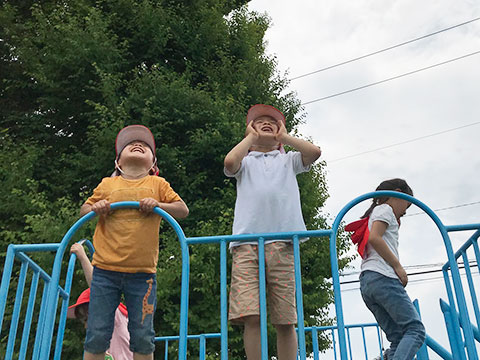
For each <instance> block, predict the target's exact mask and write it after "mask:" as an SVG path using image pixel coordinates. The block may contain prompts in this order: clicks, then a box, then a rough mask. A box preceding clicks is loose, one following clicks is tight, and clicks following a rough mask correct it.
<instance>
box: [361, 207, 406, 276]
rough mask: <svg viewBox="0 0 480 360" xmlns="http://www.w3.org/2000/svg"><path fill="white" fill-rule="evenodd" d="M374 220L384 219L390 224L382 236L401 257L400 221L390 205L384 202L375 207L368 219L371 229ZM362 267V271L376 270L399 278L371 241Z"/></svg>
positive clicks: (395, 253)
mask: <svg viewBox="0 0 480 360" xmlns="http://www.w3.org/2000/svg"><path fill="white" fill-rule="evenodd" d="M374 221H382V222H384V223H386V224H387V225H388V226H387V229H386V230H385V233H384V234H383V236H382V238H383V240H384V241H385V243H386V244H387V246H388V247H389V248H390V250H391V251H392V253H393V254H394V255H395V256H396V258H397V259H400V258H399V256H398V221H397V218H396V217H395V214H394V213H393V210H392V208H391V207H390V205H387V204H382V205H378V206H376V207H375V208H374V209H373V211H372V213H371V214H370V218H369V219H368V229H369V230H371V229H372V224H373V222H374ZM361 269H362V271H364V270H371V271H376V272H378V273H380V274H382V275H385V276H388V277H390V278H395V279H398V276H397V274H396V273H395V271H394V270H393V268H392V267H391V266H390V265H389V264H388V263H387V262H386V261H385V260H384V259H383V258H382V257H381V256H380V255H379V254H378V253H377V252H376V251H375V249H374V248H373V246H371V245H370V244H369V243H367V246H366V256H365V258H364V259H363V260H362V265H361Z"/></svg>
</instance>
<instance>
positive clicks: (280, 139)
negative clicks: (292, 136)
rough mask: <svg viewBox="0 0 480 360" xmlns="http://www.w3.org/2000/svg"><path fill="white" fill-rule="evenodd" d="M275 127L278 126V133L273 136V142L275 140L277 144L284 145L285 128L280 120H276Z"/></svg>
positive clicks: (286, 133)
mask: <svg viewBox="0 0 480 360" xmlns="http://www.w3.org/2000/svg"><path fill="white" fill-rule="evenodd" d="M277 126H278V131H277V133H276V134H275V140H277V141H278V142H279V143H282V144H284V143H285V141H284V139H285V137H287V136H288V132H287V128H286V127H285V124H284V123H283V121H281V120H277Z"/></svg>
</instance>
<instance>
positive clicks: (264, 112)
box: [247, 104, 285, 125]
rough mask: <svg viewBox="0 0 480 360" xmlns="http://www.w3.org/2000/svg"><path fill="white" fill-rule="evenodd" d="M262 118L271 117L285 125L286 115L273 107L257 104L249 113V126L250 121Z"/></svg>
mask: <svg viewBox="0 0 480 360" xmlns="http://www.w3.org/2000/svg"><path fill="white" fill-rule="evenodd" d="M260 116H270V117H272V118H274V119H275V120H280V121H283V123H284V124H285V115H283V113H282V112H281V111H280V110H278V109H277V108H275V107H273V106H271V105H265V104H256V105H253V106H252V107H251V108H250V109H249V110H248V112H247V125H248V123H249V122H250V121H252V120H255V119H257V118H259V117H260Z"/></svg>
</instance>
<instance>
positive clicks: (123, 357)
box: [107, 308, 133, 360]
mask: <svg viewBox="0 0 480 360" xmlns="http://www.w3.org/2000/svg"><path fill="white" fill-rule="evenodd" d="M107 352H108V353H109V354H111V355H112V356H113V359H114V360H133V353H132V352H131V351H130V334H129V332H128V317H127V316H126V315H124V314H123V313H122V312H121V311H120V310H119V309H118V308H117V310H115V325H114V328H113V334H112V339H111V340H110V348H109V349H108V350H107Z"/></svg>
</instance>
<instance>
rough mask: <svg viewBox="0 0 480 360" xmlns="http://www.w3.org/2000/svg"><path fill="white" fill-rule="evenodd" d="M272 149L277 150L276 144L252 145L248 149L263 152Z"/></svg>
mask: <svg viewBox="0 0 480 360" xmlns="http://www.w3.org/2000/svg"><path fill="white" fill-rule="evenodd" d="M273 150H278V145H277V146H271V145H252V147H251V148H250V151H258V152H263V153H267V152H270V151H273Z"/></svg>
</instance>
